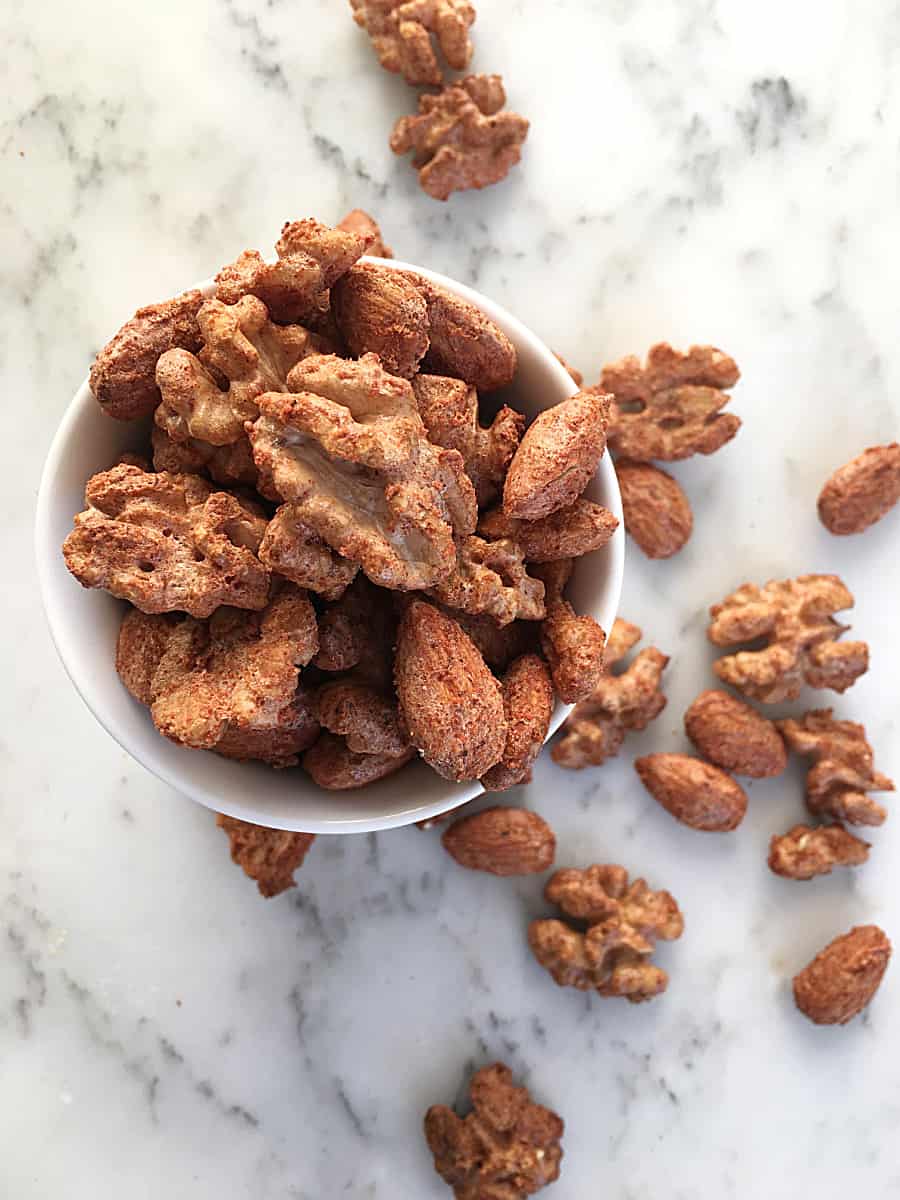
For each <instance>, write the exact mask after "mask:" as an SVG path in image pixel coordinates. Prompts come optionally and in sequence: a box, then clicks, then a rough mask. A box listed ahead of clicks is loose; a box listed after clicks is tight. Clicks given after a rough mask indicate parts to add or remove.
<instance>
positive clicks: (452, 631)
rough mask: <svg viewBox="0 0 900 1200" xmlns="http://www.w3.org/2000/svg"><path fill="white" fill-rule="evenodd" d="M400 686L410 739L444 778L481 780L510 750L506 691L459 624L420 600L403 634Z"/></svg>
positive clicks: (397, 659) (398, 667)
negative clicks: (506, 714) (507, 733)
mask: <svg viewBox="0 0 900 1200" xmlns="http://www.w3.org/2000/svg"><path fill="white" fill-rule="evenodd" d="M394 680H395V684H396V688H397V696H398V699H399V701H400V713H401V717H402V719H403V721H404V723H405V725H406V728H407V730H408V731H409V736H410V740H411V741H412V743H413V745H414V746H416V747H417V748H418V749H419V750H420V751H421V753H422V757H423V758H424V759H425V761H426V762H427V763H428V764H429V765H430V766H432V767H433V768H434V769H435V770H436V771H437V773H438V774H439V775H442V776H443V777H444V778H445V779H452V780H456V781H462V780H467V779H480V778H481V776H482V775H484V774H485V772H486V771H487V770H488V769H489V768H490V767H492V766H493V765H494V763H495V762H498V761H499V760H500V758H501V757H502V755H503V750H504V747H505V745H506V717H505V714H504V710H503V697H502V693H501V691H500V685H499V684H498V683H497V680H496V679H495V678H494V676H493V675H492V674H491V672H490V670H489V668H488V667H487V665H486V663H485V661H484V659H483V658H482V657H481V654H480V653H479V652H478V649H477V647H476V646H475V645H474V643H473V642H472V641H471V640H470V639H469V638H468V637H467V636H466V635H465V634H464V633H463V631H462V629H460V627H459V625H457V624H456V622H455V621H453V620H451V619H450V617H447V616H445V615H444V614H443V613H442V612H440V611H439V610H438V609H437V608H435V607H434V606H433V605H431V604H426V603H424V602H423V601H421V600H413V601H412V602H411V603H410V604H409V606H408V607H407V609H406V612H405V613H404V614H403V618H402V620H401V622H400V627H399V630H398V634H397V651H396V655H395V659H394Z"/></svg>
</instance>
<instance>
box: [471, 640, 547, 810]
mask: <svg viewBox="0 0 900 1200" xmlns="http://www.w3.org/2000/svg"><path fill="white" fill-rule="evenodd" d="M502 691H503V707H504V710H505V712H506V747H505V748H504V751H503V757H502V758H501V759H500V761H499V762H498V763H495V764H494V766H492V767H491V769H490V770H489V771H488V772H487V774H486V775H482V777H481V786H482V787H483V788H484V790H485V791H486V792H505V791H506V789H507V788H511V787H515V785H516V784H517V783H524V782H526V779H527V777H528V775H529V773H530V771H531V764H532V763H533V762H534V760H535V759H536V758H537V756H538V755H539V754H540V752H541V747H542V746H543V744H544V738H546V736H547V729H548V728H549V726H550V718H551V717H552V716H553V680H552V679H551V678H550V672H549V670H548V669H547V664H546V663H545V662H544V660H543V659H542V658H539V657H538V655H537V654H523V655H522V657H521V658H517V659H516V660H515V662H514V663H512V664H511V665H510V668H509V670H508V671H507V672H506V674H505V675H504V676H503V683H502Z"/></svg>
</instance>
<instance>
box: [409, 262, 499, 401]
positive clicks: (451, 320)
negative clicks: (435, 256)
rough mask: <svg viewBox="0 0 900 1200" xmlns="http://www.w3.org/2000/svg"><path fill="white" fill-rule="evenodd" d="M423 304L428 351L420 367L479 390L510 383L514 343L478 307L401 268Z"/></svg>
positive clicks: (422, 276) (484, 390)
mask: <svg viewBox="0 0 900 1200" xmlns="http://www.w3.org/2000/svg"><path fill="white" fill-rule="evenodd" d="M407 278H408V279H411V280H413V282H414V283H415V285H416V287H417V288H418V289H419V291H420V292H421V293H422V295H423V296H424V297H425V303H426V305H427V306H428V339H429V345H428V353H427V354H426V355H425V358H424V360H423V363H422V366H423V369H424V370H425V371H426V372H427V373H429V374H431V375H449V376H450V377H451V378H453V379H462V380H464V381H465V382H466V383H469V384H471V385H472V387H474V388H476V389H477V390H478V391H479V392H495V391H496V390H497V389H498V388H503V387H508V386H509V384H511V383H512V381H513V379H514V377H515V374H516V366H517V358H516V348H515V346H514V345H513V344H512V342H511V341H510V340H509V338H508V337H507V336H506V334H505V333H504V332H503V330H502V329H501V328H500V326H499V325H496V324H494V322H493V321H492V320H491V319H490V317H487V316H486V315H485V314H484V313H483V312H482V311H481V309H480V308H477V307H476V306H475V305H474V304H470V303H469V302H468V300H463V299H462V297H461V296H456V295H454V294H453V292H448V291H447V289H446V288H442V287H440V286H439V285H438V284H436V283H432V282H431V280H430V279H426V278H425V276H424V275H416V274H415V273H413V272H411V271H410V272H407Z"/></svg>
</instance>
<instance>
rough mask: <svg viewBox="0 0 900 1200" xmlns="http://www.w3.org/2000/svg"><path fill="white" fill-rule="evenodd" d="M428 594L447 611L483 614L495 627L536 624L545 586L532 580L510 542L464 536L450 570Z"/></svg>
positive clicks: (517, 548)
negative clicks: (531, 622) (489, 540)
mask: <svg viewBox="0 0 900 1200" xmlns="http://www.w3.org/2000/svg"><path fill="white" fill-rule="evenodd" d="M428 594H429V595H430V596H433V597H434V598H435V599H436V600H440V601H441V603H442V604H445V605H446V606H447V607H448V608H453V609H457V608H458V609H461V610H462V611H463V612H467V613H471V614H473V615H476V616H477V615H478V614H480V613H486V614H487V615H488V616H490V617H493V619H494V620H495V621H496V622H497V624H498V625H508V624H509V623H510V622H511V621H515V620H523V621H539V620H540V619H541V618H542V617H543V616H544V611H545V610H544V585H543V583H542V582H541V581H540V579H532V578H531V576H530V575H529V574H528V572H527V571H526V569H525V561H524V556H523V554H522V551H521V550H520V549H519V547H518V546H517V545H516V543H515V542H511V541H509V539H504V540H503V541H499V542H486V541H485V540H484V538H480V537H475V536H474V535H472V536H470V537H467V538H466V539H465V540H464V541H462V542H460V544H459V546H458V548H457V558H456V565H455V567H454V568H453V570H452V571H451V572H450V574H449V575H448V576H447V578H446V579H443V580H441V582H440V583H439V584H436V585H435V587H433V588H430V589H429V591H428Z"/></svg>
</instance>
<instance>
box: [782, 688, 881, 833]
mask: <svg viewBox="0 0 900 1200" xmlns="http://www.w3.org/2000/svg"><path fill="white" fill-rule="evenodd" d="M777 725H778V728H779V729H780V730H781V734H782V737H783V738H784V740H785V741H786V742H787V744H788V746H789V747H790V749H791V750H793V751H794V753H795V754H805V755H807V756H809V757H811V758H812V759H813V760H814V765H813V766H812V767H810V769H809V771H808V772H807V775H806V807H807V808H808V809H809V811H810V812H811V813H812V814H813V815H814V816H817V817H831V818H832V819H833V820H837V821H846V822H847V824H848V825H882V824H883V823H884V821H885V820H886V818H887V811H886V809H885V808H884V807H883V806H882V805H881V804H878V803H876V802H875V801H874V800H873V799H872V798H871V797H870V796H868V795H866V793H867V792H892V791H893V790H894V784H893V782H892V780H890V779H888V777H887V776H886V775H882V774H881V772H880V771H876V770H875V764H874V756H873V754H872V747H871V746H870V745H869V743H868V741H867V740H866V731H865V728H864V727H863V726H862V725H858V724H857V723H856V722H855V721H836V720H835V719H834V718H833V717H832V715H831V709H830V708H821V709H816V710H815V711H813V712H808V713H805V714H804V715H803V716H802V717H801V718H800V720H799V721H798V720H795V719H793V718H790V719H789V720H786V721H778V722H777Z"/></svg>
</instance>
